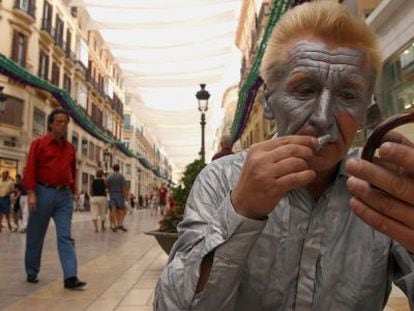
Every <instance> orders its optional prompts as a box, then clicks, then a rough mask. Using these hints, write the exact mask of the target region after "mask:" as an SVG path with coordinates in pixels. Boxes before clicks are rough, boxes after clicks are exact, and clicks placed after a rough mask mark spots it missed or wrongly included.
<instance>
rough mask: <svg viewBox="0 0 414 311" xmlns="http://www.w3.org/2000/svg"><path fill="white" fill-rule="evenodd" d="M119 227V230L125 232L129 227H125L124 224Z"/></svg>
mask: <svg viewBox="0 0 414 311" xmlns="http://www.w3.org/2000/svg"><path fill="white" fill-rule="evenodd" d="M118 229H119V230H122V231H124V232H127V231H128V229H127V228H125V227H124V226H119V227H118Z"/></svg>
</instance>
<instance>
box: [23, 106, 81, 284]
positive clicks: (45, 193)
mask: <svg viewBox="0 0 414 311" xmlns="http://www.w3.org/2000/svg"><path fill="white" fill-rule="evenodd" d="M69 120H70V116H69V113H68V112H67V111H66V110H64V109H61V108H58V109H55V110H53V111H52V112H51V114H50V115H49V117H48V120H47V123H48V130H49V133H48V134H46V135H45V136H42V137H40V138H38V139H36V140H35V141H33V142H32V145H31V146H30V152H29V156H28V158H27V164H26V169H25V173H24V186H25V188H26V189H27V195H28V206H29V210H30V216H29V222H28V224H27V235H26V255H25V267H26V273H27V282H29V283H37V282H38V279H37V274H38V273H39V271H40V259H41V253H42V246H43V241H44V238H45V235H46V231H47V228H48V225H49V220H50V218H53V220H54V222H55V225H56V233H57V244H58V252H59V258H60V262H61V265H62V268H63V276H64V287H65V288H67V289H74V290H80V289H84V288H86V283H85V282H81V281H79V279H78V278H77V262H76V254H75V245H74V240H73V239H72V236H71V220H72V212H73V200H72V193H75V192H76V191H75V181H76V174H75V173H76V158H75V157H76V154H75V149H74V148H73V146H72V144H71V143H69V142H68V141H67V140H66V134H67V130H68V123H69Z"/></svg>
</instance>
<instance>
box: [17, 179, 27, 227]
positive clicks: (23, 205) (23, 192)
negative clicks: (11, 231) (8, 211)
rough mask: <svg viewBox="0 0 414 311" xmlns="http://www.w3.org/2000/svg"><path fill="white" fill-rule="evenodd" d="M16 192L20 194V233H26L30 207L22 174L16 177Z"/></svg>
mask: <svg viewBox="0 0 414 311" xmlns="http://www.w3.org/2000/svg"><path fill="white" fill-rule="evenodd" d="M14 187H15V191H16V192H17V194H18V202H19V208H20V213H21V220H22V222H21V226H20V228H19V232H21V233H25V232H26V227H27V221H28V219H29V207H28V205H27V191H26V189H25V188H24V186H23V180H22V177H21V175H20V174H17V175H16V183H15V185H14Z"/></svg>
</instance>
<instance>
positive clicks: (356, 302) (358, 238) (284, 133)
mask: <svg viewBox="0 0 414 311" xmlns="http://www.w3.org/2000/svg"><path fill="white" fill-rule="evenodd" d="M381 70H382V62H381V55H380V50H379V46H378V43H377V40H376V37H375V35H374V34H373V32H372V31H371V30H370V28H369V27H368V26H367V25H366V24H365V21H364V20H363V19H360V18H359V17H357V16H354V15H353V14H352V13H350V12H349V11H348V10H347V9H346V7H345V6H343V5H341V4H339V3H335V2H334V1H312V2H307V3H305V4H302V5H299V6H295V7H294V8H292V9H290V10H288V11H287V12H286V13H284V14H283V16H282V17H281V19H280V20H279V21H278V23H277V24H276V25H275V28H274V29H273V31H272V34H271V35H270V37H269V40H268V41H267V45H266V50H265V52H264V55H263V59H262V62H261V68H260V75H261V77H262V78H263V81H264V93H263V99H264V100H263V111H264V114H265V116H266V118H267V119H274V120H275V121H276V124H277V129H278V134H277V135H276V136H275V137H272V138H271V139H269V140H266V141H263V142H259V143H256V144H253V145H252V146H250V148H249V149H248V150H245V151H242V152H240V153H238V154H235V155H230V156H227V157H225V158H222V159H220V160H217V161H213V162H211V163H210V164H209V165H208V166H207V167H206V168H204V170H203V171H202V172H201V173H200V174H199V175H198V176H197V179H196V181H195V183H194V185H193V187H192V189H191V192H190V195H189V198H188V200H187V205H186V208H185V216H184V220H183V222H181V223H180V224H179V226H178V236H179V238H178V240H177V242H176V243H175V244H174V248H173V250H172V252H171V253H170V256H169V260H168V264H167V267H166V268H165V269H164V271H163V272H162V274H161V276H160V279H159V281H158V284H157V287H156V291H155V298H154V310H157V311H163V310H237V311H251V310H255V311H262V310H263V311H264V310H315V311H316V310H317V311H331V310H342V311H345V310H346V311H359V310H364V311H376V310H382V309H383V308H384V306H385V305H386V303H387V299H388V297H389V294H390V291H391V283H392V282H394V283H395V284H396V285H397V286H398V287H399V288H400V289H401V290H402V291H403V292H404V293H405V294H406V295H407V297H408V300H409V302H410V306H411V308H413V306H414V286H413V285H414V165H413V164H414V145H413V144H412V143H411V142H409V140H408V139H406V138H404V136H402V135H399V134H389V135H388V136H386V137H385V138H384V141H383V143H382V145H381V146H380V148H379V155H378V156H379V158H378V159H376V160H375V161H374V163H371V162H368V161H365V160H362V159H360V158H359V156H360V150H358V149H355V148H351V146H352V142H353V141H354V138H355V136H356V133H357V131H358V130H359V129H360V128H363V126H364V122H365V119H366V114H367V110H368V106H369V105H370V103H371V96H372V93H373V90H374V86H375V81H376V76H377V75H378V74H379V73H380V72H381ZM321 137H325V138H326V137H327V140H326V141H325V143H324V144H323V143H321V142H320V140H318V138H321Z"/></svg>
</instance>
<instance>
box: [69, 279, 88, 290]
mask: <svg viewBox="0 0 414 311" xmlns="http://www.w3.org/2000/svg"><path fill="white" fill-rule="evenodd" d="M64 287H65V288H66V289H71V290H84V289H86V287H87V284H86V282H81V281H79V279H78V278H77V277H76V276H73V277H71V278H68V279H66V280H65V286H64Z"/></svg>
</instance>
